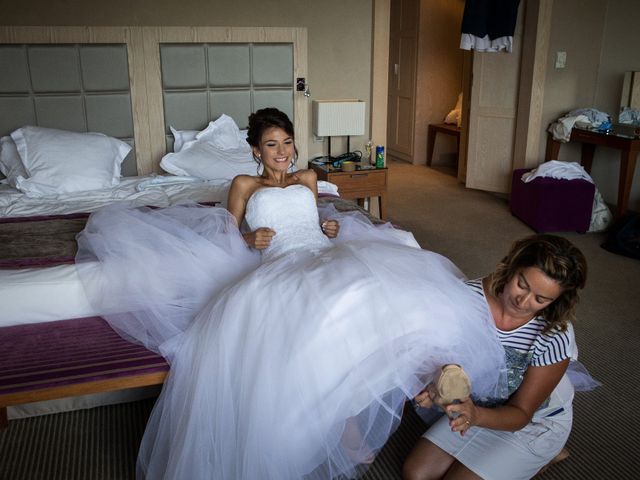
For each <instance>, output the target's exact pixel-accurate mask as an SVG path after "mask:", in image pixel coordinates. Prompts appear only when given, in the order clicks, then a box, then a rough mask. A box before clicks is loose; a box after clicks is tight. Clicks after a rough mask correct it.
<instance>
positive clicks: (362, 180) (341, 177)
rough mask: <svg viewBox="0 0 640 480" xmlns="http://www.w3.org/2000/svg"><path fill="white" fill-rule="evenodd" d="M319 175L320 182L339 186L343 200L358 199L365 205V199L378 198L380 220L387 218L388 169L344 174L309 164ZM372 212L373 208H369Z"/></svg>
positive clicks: (336, 170)
mask: <svg viewBox="0 0 640 480" xmlns="http://www.w3.org/2000/svg"><path fill="white" fill-rule="evenodd" d="M309 166H310V167H311V168H312V169H313V170H314V171H315V172H316V174H317V175H318V180H324V181H326V182H331V183H333V184H335V185H337V186H338V194H339V195H340V196H341V197H342V198H348V199H357V200H358V204H359V205H361V206H362V205H363V203H364V202H363V201H362V200H364V199H365V198H370V197H378V207H379V209H380V218H382V219H383V218H385V198H384V197H385V195H386V193H387V171H388V170H387V169H386V168H375V169H370V170H356V171H354V172H343V171H342V170H340V169H331V170H327V168H329V167H327V166H320V165H315V164H313V163H309ZM369 211H371V206H369Z"/></svg>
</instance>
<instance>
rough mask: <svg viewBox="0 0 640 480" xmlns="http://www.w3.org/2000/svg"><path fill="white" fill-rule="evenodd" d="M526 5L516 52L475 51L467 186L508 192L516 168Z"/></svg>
mask: <svg viewBox="0 0 640 480" xmlns="http://www.w3.org/2000/svg"><path fill="white" fill-rule="evenodd" d="M523 18H524V8H523V5H521V6H520V11H519V12H518V21H517V24H516V31H515V33H514V38H513V52H511V53H505V52H499V53H486V52H476V51H474V52H473V58H472V63H473V65H472V67H471V71H472V75H471V76H470V81H471V89H470V90H471V91H470V100H469V110H468V111H469V124H468V130H467V132H468V133H467V149H466V186H467V187H468V188H475V189H479V190H488V191H491V192H499V193H508V192H509V190H510V186H511V172H512V171H513V154H514V139H515V132H516V116H517V111H518V108H517V107H518V91H519V88H518V87H519V81H520V59H521V51H522V39H523V35H522V33H523V28H522V26H523Z"/></svg>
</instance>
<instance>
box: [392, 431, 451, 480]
mask: <svg viewBox="0 0 640 480" xmlns="http://www.w3.org/2000/svg"><path fill="white" fill-rule="evenodd" d="M454 461H455V459H454V458H453V457H452V456H450V455H449V454H448V453H447V452H445V451H444V450H442V449H441V448H440V447H438V446H436V445H435V444H433V443H431V442H430V441H428V440H426V439H424V438H421V439H420V440H418V443H417V444H416V446H415V447H414V448H413V450H412V451H411V453H410V454H409V456H408V457H407V459H406V460H405V462H404V465H403V466H402V478H403V479H404V480H436V479H440V478H442V477H444V475H445V474H446V473H447V470H448V469H449V467H450V466H451V464H452V463H453V462H454Z"/></svg>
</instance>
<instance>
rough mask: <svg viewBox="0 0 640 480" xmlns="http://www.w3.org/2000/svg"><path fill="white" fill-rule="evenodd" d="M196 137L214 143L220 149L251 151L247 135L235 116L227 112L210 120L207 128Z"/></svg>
mask: <svg viewBox="0 0 640 480" xmlns="http://www.w3.org/2000/svg"><path fill="white" fill-rule="evenodd" d="M196 139H197V140H203V141H207V142H209V143H212V144H213V145H215V146H216V147H217V148H219V149H220V150H245V151H248V152H250V151H251V147H250V146H249V144H248V143H247V135H246V134H243V133H242V132H241V131H240V129H239V128H238V125H236V122H234V121H233V118H231V117H230V116H228V115H225V114H222V115H220V117H219V118H218V119H217V120H215V121H213V122H209V125H207V128H205V129H204V130H202V131H201V132H200V133H198V134H197V135H196Z"/></svg>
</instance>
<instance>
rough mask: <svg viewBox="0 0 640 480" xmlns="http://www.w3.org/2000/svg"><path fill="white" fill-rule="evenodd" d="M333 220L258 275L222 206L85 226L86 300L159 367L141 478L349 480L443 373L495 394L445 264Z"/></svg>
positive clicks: (467, 308) (121, 212) (478, 303)
mask: <svg viewBox="0 0 640 480" xmlns="http://www.w3.org/2000/svg"><path fill="white" fill-rule="evenodd" d="M129 216H130V217H129ZM331 216H332V217H334V218H335V217H339V218H340V220H341V224H342V227H341V235H340V237H339V238H340V240H339V241H336V242H335V244H334V246H333V247H332V248H329V249H326V250H324V251H322V252H319V253H318V252H315V253H312V252H303V251H296V252H293V253H290V254H288V255H286V256H284V257H280V258H278V259H277V260H274V261H272V262H267V263H262V264H259V263H258V261H257V259H256V257H255V254H254V253H253V252H251V251H250V250H248V249H247V248H246V247H245V246H244V245H243V244H242V243H241V242H242V237H241V236H240V235H239V234H238V233H237V230H235V229H234V225H233V222H232V221H230V218H229V216H228V214H226V213H224V210H222V209H210V208H209V209H203V208H196V207H174V208H171V209H168V210H164V211H151V210H147V211H140V210H132V209H121V208H120V209H118V208H112V209H111V210H106V211H102V212H100V213H99V214H96V215H95V216H94V217H92V219H91V221H90V223H89V225H88V227H87V233H86V234H82V235H81V238H80V246H81V250H80V255H79V259H81V260H82V261H81V263H80V264H79V270H80V272H81V276H83V277H84V279H86V282H87V285H88V288H89V291H90V292H92V297H94V298H95V301H96V302H97V303H98V304H99V305H100V306H102V307H103V308H105V309H106V310H110V312H107V313H108V314H107V318H108V319H111V320H113V324H114V325H115V327H116V328H117V329H118V330H119V331H121V332H122V333H123V334H124V335H127V336H128V337H129V338H137V339H138V340H139V341H142V342H144V343H145V344H146V345H147V346H149V347H150V348H155V349H157V350H159V351H161V352H162V353H163V354H164V355H165V356H166V357H167V358H168V359H169V361H170V363H171V372H170V374H169V377H168V379H167V381H166V383H165V386H164V389H163V391H162V394H161V396H160V397H159V399H158V402H157V403H156V406H155V408H154V410H153V413H152V415H151V418H150V420H149V423H148V426H147V429H146V432H145V434H144V438H143V441H142V445H141V448H140V454H139V459H138V475H139V477H140V478H147V479H150V480H151V479H153V480H155V479H165V478H166V479H187V478H188V479H214V478H215V479H233V480H236V479H274V480H283V479H298V478H319V479H326V478H333V477H337V476H340V475H347V476H351V475H355V474H357V473H358V469H359V468H363V467H362V465H363V464H366V463H368V462H370V461H371V460H372V458H373V456H374V455H375V453H376V452H377V451H378V450H379V449H380V448H381V447H382V446H383V445H384V443H385V441H386V440H387V439H388V437H389V435H390V434H391V433H392V432H393V430H394V429H395V428H396V426H397V425H398V423H399V420H400V415H401V412H402V407H403V404H404V402H405V401H406V400H407V398H411V397H413V396H414V395H415V394H416V393H417V392H418V391H420V390H421V389H422V388H423V387H424V386H425V384H426V383H428V382H429V381H431V379H432V378H433V376H434V375H435V374H436V373H437V371H438V370H439V368H440V367H441V366H442V365H443V364H446V363H458V364H460V365H462V366H463V367H464V368H465V370H466V371H467V372H468V374H469V376H470V377H471V380H472V384H473V388H474V394H475V395H477V396H480V397H483V396H485V397H486V396H492V397H496V396H500V395H501V394H503V393H504V390H503V387H504V385H503V384H502V378H503V373H504V351H503V349H502V347H501V346H500V343H499V341H498V339H497V337H496V333H495V327H494V325H493V321H492V320H491V317H490V314H489V311H488V309H487V306H486V304H485V302H484V301H483V300H482V298H481V297H480V296H477V295H476V294H474V293H473V292H471V291H470V289H468V287H466V286H465V284H464V282H463V278H462V275H461V274H460V272H459V271H458V270H457V269H456V267H455V266H454V265H453V264H451V262H449V261H448V260H447V259H445V258H444V257H441V256H439V255H437V254H435V253H432V252H428V251H424V250H421V249H419V248H416V247H415V246H408V245H407V244H408V243H411V242H409V241H407V238H408V237H407V235H406V234H401V233H400V232H398V231H397V230H394V229H392V228H391V227H390V226H388V225H387V226H382V227H375V226H373V225H371V224H370V223H368V222H367V221H366V220H365V219H364V217H361V216H358V215H342V214H340V215H339V214H337V213H336V212H333V213H332V215H331ZM128 217H129V218H128ZM123 218H128V220H127V221H124V223H122V222H123V220H122V219H123ZM150 219H152V220H150ZM187 219H189V220H187ZM165 222H166V224H165ZM121 223H122V225H120V224H121ZM145 230H146V233H144V234H142V233H141V232H143V231H145ZM203 231H204V232H205V233H202V232H203ZM132 232H136V233H135V235H133V237H136V239H135V240H133V241H132V242H131V244H127V245H126V246H122V245H120V244H121V242H128V239H129V238H130V237H132ZM114 235H115V236H114ZM144 237H146V242H147V243H146V245H145V244H143V245H142V246H140V245H139V242H140V241H144ZM112 242H116V243H118V246H117V247H116V246H113V245H112ZM112 248H116V249H117V250H118V253H117V255H115V257H117V260H116V259H115V258H114V254H113V252H111V251H110V250H111V249H112ZM205 251H206V252H205ZM96 260H99V261H96ZM175 269H177V271H176V270H175ZM129 275H131V276H129ZM121 276H123V277H125V279H126V280H124V279H120V280H118V278H119V277H121ZM118 281H119V282H120V283H119V284H118ZM114 282H115V283H116V284H118V285H115V286H114V285H113V283H114ZM200 290H206V292H200ZM122 291H126V292H127V293H126V294H125V300H120V298H121V297H120V295H121V293H122ZM114 298H118V299H119V300H120V301H118V302H114V301H113V299H114ZM204 298H207V300H203V299H204ZM126 302H131V303H132V308H129V307H128V306H126ZM147 302H155V303H151V304H148V303H147ZM116 303H117V304H118V305H119V307H115V306H114V304H116ZM133 307H135V308H133ZM125 308H126V309H130V310H132V311H131V312H126V313H122V312H118V310H123V309H125ZM195 311H198V312H199V313H197V314H195V313H194V312H195ZM176 318H177V319H178V320H177V321H176V320H175V319H176ZM181 332H183V333H181Z"/></svg>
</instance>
